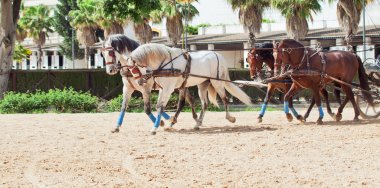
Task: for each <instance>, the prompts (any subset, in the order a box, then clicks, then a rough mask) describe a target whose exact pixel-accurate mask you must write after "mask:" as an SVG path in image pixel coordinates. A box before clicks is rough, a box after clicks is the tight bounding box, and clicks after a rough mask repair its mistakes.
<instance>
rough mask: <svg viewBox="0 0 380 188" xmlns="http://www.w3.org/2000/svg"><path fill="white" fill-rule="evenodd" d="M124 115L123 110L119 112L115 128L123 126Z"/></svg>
mask: <svg viewBox="0 0 380 188" xmlns="http://www.w3.org/2000/svg"><path fill="white" fill-rule="evenodd" d="M124 115H125V110H122V111H120V114H119V119H117V127H120V126H121V124H123V119H124Z"/></svg>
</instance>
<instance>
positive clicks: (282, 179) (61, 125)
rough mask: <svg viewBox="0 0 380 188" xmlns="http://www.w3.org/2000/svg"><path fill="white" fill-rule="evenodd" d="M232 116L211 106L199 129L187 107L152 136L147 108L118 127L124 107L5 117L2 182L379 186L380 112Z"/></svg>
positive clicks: (15, 184)
mask: <svg viewBox="0 0 380 188" xmlns="http://www.w3.org/2000/svg"><path fill="white" fill-rule="evenodd" d="M300 111H301V112H304V110H300ZM232 114H233V115H235V116H236V117H237V122H236V123H235V124H232V123H229V122H227V120H225V119H224V113H219V112H207V113H206V117H205V121H204V126H203V127H202V128H201V130H200V131H195V130H193V129H192V127H193V125H194V121H193V120H192V118H191V115H190V114H189V113H182V114H181V115H180V119H179V123H178V124H177V126H176V127H175V128H176V130H174V131H170V132H168V131H164V129H163V128H161V129H160V130H159V131H158V132H157V135H155V136H152V135H150V133H149V130H150V127H151V123H150V122H149V121H148V118H147V117H146V116H145V115H144V114H126V118H125V123H126V124H125V125H124V126H123V127H122V128H121V132H120V133H118V134H112V133H111V132H110V130H111V129H112V128H113V126H114V123H115V121H116V119H117V116H118V113H108V114H26V115H0V127H1V133H0V140H1V141H0V187H149V188H150V187H176V188H177V187H348V186H351V187H380V119H377V120H372V121H367V120H362V121H360V122H359V123H353V122H352V121H351V119H352V117H353V112H352V109H347V110H346V111H345V112H344V113H343V121H342V122H340V123H338V124H337V123H335V122H333V121H332V119H331V118H330V117H327V116H326V117H325V125H315V124H314V123H306V124H300V123H298V122H297V121H294V122H292V123H288V122H286V119H285V117H284V115H283V112H279V111H278V112H267V114H266V117H264V122H263V123H262V124H260V125H259V124H257V123H256V119H255V118H256V116H257V114H258V112H233V113H232ZM316 115H317V114H316V111H314V113H312V116H311V118H309V120H313V121H314V120H316Z"/></svg>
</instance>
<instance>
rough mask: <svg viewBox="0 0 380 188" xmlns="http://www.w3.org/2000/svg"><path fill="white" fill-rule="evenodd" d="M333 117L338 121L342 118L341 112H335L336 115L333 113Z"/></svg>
mask: <svg viewBox="0 0 380 188" xmlns="http://www.w3.org/2000/svg"><path fill="white" fill-rule="evenodd" d="M333 118H334V120H335V121H340V120H342V114H336V115H334V117H333Z"/></svg>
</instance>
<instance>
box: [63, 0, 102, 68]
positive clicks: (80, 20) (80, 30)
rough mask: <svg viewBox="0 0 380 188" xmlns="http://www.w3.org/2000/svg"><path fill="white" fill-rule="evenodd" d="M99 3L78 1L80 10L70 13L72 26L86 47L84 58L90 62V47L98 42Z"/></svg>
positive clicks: (91, 0) (86, 0)
mask: <svg viewBox="0 0 380 188" xmlns="http://www.w3.org/2000/svg"><path fill="white" fill-rule="evenodd" d="M98 9H99V7H97V2H96V1H94V0H80V1H78V10H72V11H70V13H69V16H70V18H71V19H70V22H71V25H72V26H73V27H74V28H75V29H76V31H77V39H78V42H79V43H80V44H82V45H84V46H85V50H84V58H85V61H86V62H87V61H88V53H89V50H90V46H91V45H93V44H95V43H96V42H97V38H96V35H95V30H96V29H97V28H98V27H99V26H98V24H97V22H96V12H97V11H98Z"/></svg>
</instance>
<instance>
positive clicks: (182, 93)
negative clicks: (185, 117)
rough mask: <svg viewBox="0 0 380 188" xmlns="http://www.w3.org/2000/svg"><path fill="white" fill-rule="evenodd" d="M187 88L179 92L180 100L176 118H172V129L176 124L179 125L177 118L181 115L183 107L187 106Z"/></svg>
mask: <svg viewBox="0 0 380 188" xmlns="http://www.w3.org/2000/svg"><path fill="white" fill-rule="evenodd" d="M185 90H187V88H185V89H180V90H179V100H178V105H177V111H176V112H175V114H174V116H172V117H171V118H170V122H171V123H170V127H173V125H174V124H176V123H177V118H178V116H179V113H181V111H182V109H183V107H184V106H185V92H186V93H187V92H188V91H185Z"/></svg>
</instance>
